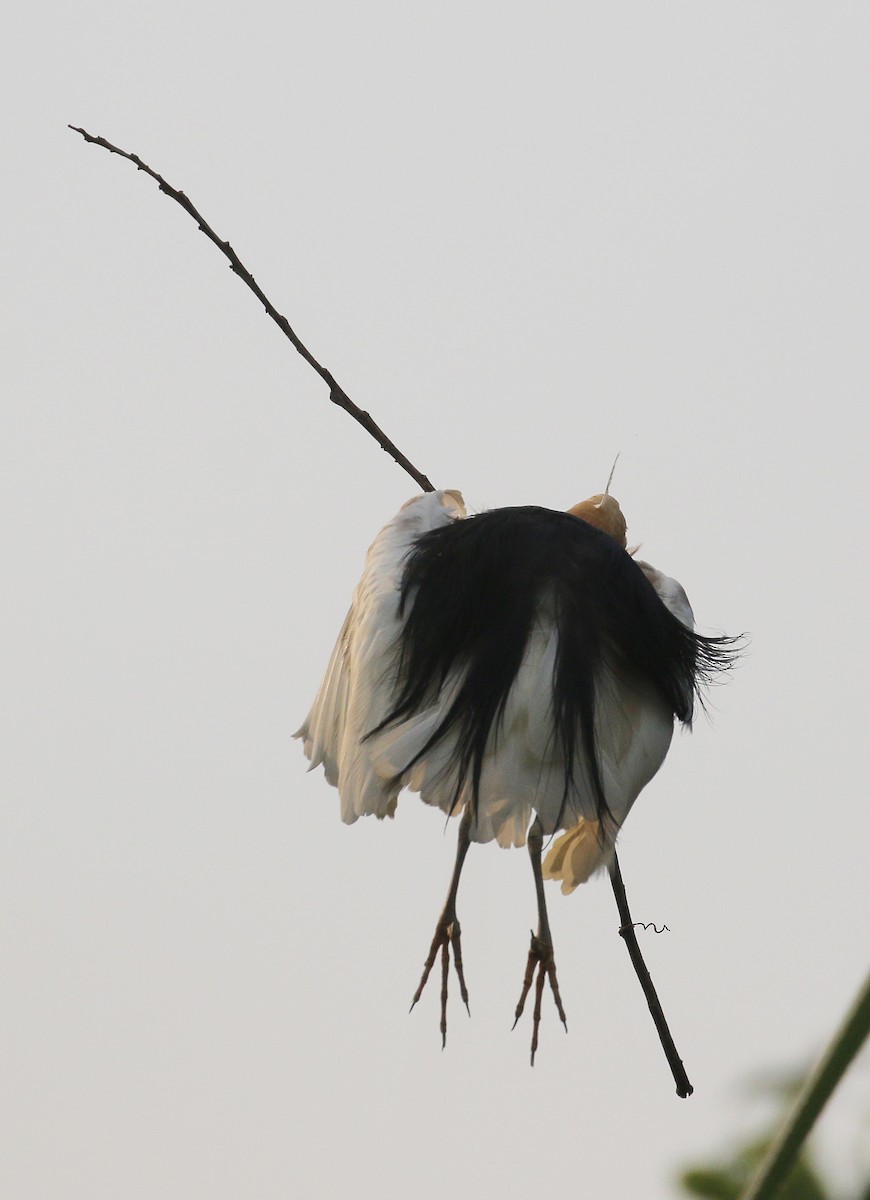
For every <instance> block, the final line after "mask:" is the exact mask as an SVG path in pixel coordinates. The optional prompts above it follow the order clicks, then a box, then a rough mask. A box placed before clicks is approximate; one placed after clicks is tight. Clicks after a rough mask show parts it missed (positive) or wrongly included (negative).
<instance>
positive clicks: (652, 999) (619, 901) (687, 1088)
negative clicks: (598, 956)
mask: <svg viewBox="0 0 870 1200" xmlns="http://www.w3.org/2000/svg"><path fill="white" fill-rule="evenodd" d="M610 882H611V884H612V885H613V894H614V896H615V897H616V907H617V908H618V909H619V919H620V922H621V924H620V927H619V936H620V937H621V938H622V939H623V941H624V942H625V944H626V946H627V947H628V953H629V957H630V958H631V962H632V966H633V967H634V970H635V974H636V975H637V978H638V980H639V982H640V986H641V987H642V988H643V994H644V995H645V996H646V1002H647V1004H648V1005H649V1011H650V1013H651V1015H652V1019H653V1022H654V1023H655V1027H656V1029H657V1031H658V1035H659V1041H660V1042H661V1044H662V1049H663V1050H664V1052H665V1058H666V1059H667V1060H668V1066H669V1067H670V1068H671V1074H672V1075H673V1077H674V1083H675V1084H676V1085H677V1095H678V1096H680V1097H683V1098H685V1097H686V1096H691V1094H692V1092H693V1091H694V1090H695V1089H694V1088H693V1087H692V1085H691V1083H689V1077H688V1075H687V1074H686V1068H685V1067H684V1066H683V1060H682V1059H681V1058H680V1056H679V1054H678V1053H677V1047H676V1046H675V1045H674V1039H673V1038H672V1037H671V1031H670V1029H668V1023H667V1021H666V1020H665V1014H664V1012H663V1011H662V1006H661V1004H660V1002H659V998H658V995H657V993H656V989H655V985H654V984H653V981H652V977H651V976H650V973H649V971H648V970H647V969H646V963H645V962H644V961H643V955H642V954H641V952H640V946H639V945H638V944H637V935H636V934H635V932H634V924H633V922H632V920H631V913H630V912H629V908H628V899H627V897H626V895H625V885H624V883H623V882H622V872H621V871H620V869H619V859H618V858H617V857H616V855H615V854H614V856H613V865H612V867H611V868H610Z"/></svg>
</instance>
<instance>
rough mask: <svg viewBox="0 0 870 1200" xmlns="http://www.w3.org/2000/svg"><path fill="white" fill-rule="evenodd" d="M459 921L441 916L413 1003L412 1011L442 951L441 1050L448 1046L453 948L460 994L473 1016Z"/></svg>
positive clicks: (453, 914) (453, 917)
mask: <svg viewBox="0 0 870 1200" xmlns="http://www.w3.org/2000/svg"><path fill="white" fill-rule="evenodd" d="M461 932H462V931H461V929H460V926H459V921H458V920H457V919H456V914H455V913H444V914H443V915H442V916H441V919H440V920H439V922H438V924H437V925H436V926H435V936H434V937H433V938H432V945H431V946H430V947H429V956H428V958H427V959H426V962H425V963H424V964H423V975H422V977H421V979H420V984H419V986H418V988H417V990H416V992H415V993H414V999H413V1000H412V1001H411V1009H412V1010H413V1008H414V1005H415V1004H416V1003H417V1001H418V1000H419V999H420V997H421V996H422V995H423V988H424V987H425V986H426V980H427V979H428V978H429V972H430V971H431V970H432V967H433V966H434V964H435V959H436V958H437V957H438V951H439V950H440V951H441V1026H440V1028H441V1049H442V1050H443V1049H444V1047H445V1046H446V1045H447V979H448V976H449V974H450V948H451V946H452V947H453V965H454V967H455V968H456V975H457V978H458V979H459V994H460V995H461V997H462V1003H463V1004H464V1005H465V1008H466V1011H467V1013H468V1015H469V1016H471V1009H470V1008H469V1007H468V988H467V987H466V986H465V975H464V973H463V970H462V940H461Z"/></svg>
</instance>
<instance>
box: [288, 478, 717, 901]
mask: <svg viewBox="0 0 870 1200" xmlns="http://www.w3.org/2000/svg"><path fill="white" fill-rule="evenodd" d="M464 516H465V506H464V504H463V501H462V497H461V496H460V494H459V493H458V492H453V491H439V492H433V493H429V494H426V495H423V496H419V497H416V498H415V499H413V500H410V501H409V502H408V503H407V504H405V505H404V506H403V508H402V509H401V510H400V511H399V513H398V514H397V515H396V516H395V517H394V518H393V520H392V521H390V522H389V524H388V525H386V526H385V527H384V529H383V530H381V532H380V533H379V534H378V536H377V538H376V539H375V541H374V543H373V544H372V546H371V548H370V550H369V552H368V555H367V558H366V565H365V570H364V572H363V576H362V579H361V580H360V583H359V586H358V587H357V589H356V592H355V595H354V598H353V603H352V605H351V609H350V612H349V613H348V615H347V619H346V620H345V622H344V625H343V626H342V630H341V633H340V635H339V638H338V641H337V643H336V645H335V648H334V650H333V652H332V656H331V658H330V661H329V665H328V667H327V670H326V674H325V675H324V678H323V682H322V684H321V686H320V690H319V692H318V694H317V698H316V699H315V702H314V704H313V706H312V709H311V712H310V713H309V715H308V717H307V719H306V721H305V723H304V724H303V726H302V728H301V729H300V730H299V732H298V734H297V735H296V736H298V737H301V738H303V739H304V749H305V754H306V755H307V756H308V758H309V759H310V760H311V767H312V768H313V767H315V766H317V765H318V764H321V763H322V764H323V767H324V771H325V774H326V778H327V780H328V781H329V783H331V784H333V785H334V786H336V787H337V788H338V791H339V796H340V800H341V815H342V819H343V820H344V821H346V822H349V823H350V822H353V821H355V820H356V819H357V818H358V817H360V816H363V815H366V814H374V815H375V816H377V817H385V816H392V815H393V813H394V812H395V808H396V802H397V798H398V794H399V792H400V790H401V789H402V788H403V787H408V788H410V789H411V790H412V791H416V792H419V793H420V796H421V798H422V799H423V800H424V801H425V802H426V803H427V804H431V805H434V806H437V807H439V808H441V809H442V810H443V811H444V812H449V813H454V814H455V813H458V812H460V811H461V810H462V809H463V807H464V806H465V803H466V802H467V801H468V800H469V799H470V795H471V784H470V782H467V783H466V784H465V785H464V788H463V789H462V791H460V793H459V801H458V803H456V781H457V779H456V773H457V769H458V768H457V765H456V756H455V754H454V745H453V743H452V739H451V737H449V736H448V737H445V738H444V739H442V740H441V741H440V742H438V743H437V744H436V745H435V746H434V747H432V748H431V749H430V750H428V751H426V752H425V754H424V755H423V757H422V758H421V759H420V760H419V761H417V762H414V763H413V765H412V766H410V767H409V766H408V764H409V763H411V762H412V760H413V759H415V758H416V756H417V755H418V754H419V753H420V752H421V751H422V750H423V748H424V747H425V745H426V743H427V741H428V740H429V738H430V737H431V735H432V733H433V732H434V731H435V730H436V729H437V728H438V726H439V725H440V723H441V721H442V719H443V717H444V715H445V713H446V712H447V710H448V709H449V707H450V704H451V702H452V700H453V698H454V696H455V694H456V689H457V687H458V686H459V684H460V682H461V679H460V678H459V677H458V676H457V677H453V678H450V677H449V678H448V679H447V680H446V682H445V684H444V686H443V687H442V688H441V690H440V692H439V694H438V695H437V697H436V696H433V697H432V698H431V701H430V702H429V703H428V705H427V706H426V707H424V708H422V710H421V711H418V712H417V713H415V714H414V715H412V716H411V717H409V718H408V719H405V720H402V721H400V722H399V723H398V724H396V725H394V726H390V727H388V728H386V729H384V730H382V731H380V732H379V733H376V734H374V735H373V736H371V737H367V736H366V735H368V734H370V733H371V731H372V730H373V729H375V728H376V727H377V726H378V725H379V724H380V723H381V722H382V721H383V720H384V718H385V716H386V714H388V713H389V712H390V711H391V709H392V707H393V703H394V694H395V693H394V687H395V682H396V677H397V673H398V667H399V654H400V634H401V628H402V626H401V617H400V613H399V602H400V589H401V582H402V575H403V570H404V564H405V560H406V557H407V555H408V552H409V551H410V549H411V548H412V546H413V544H414V543H415V541H416V539H417V538H418V537H419V536H420V535H421V534H423V533H425V532H427V531H428V530H431V529H435V528H437V527H438V526H440V525H444V524H447V523H449V522H451V521H454V520H459V519H462V518H463V517H464ZM638 566H639V567H640V568H641V570H642V571H643V572H644V574H645V575H646V577H647V579H648V580H649V582H650V583H651V584H652V586H653V587H654V588H655V590H656V592H657V593H658V595H659V597H660V599H661V600H662V602H663V603H664V604H665V605H666V606H667V607H668V608H669V609H670V611H671V612H672V613H673V614H674V615H675V616H677V617H678V618H679V619H680V620H681V621H682V622H683V623H684V624H686V625H688V626H689V627H691V626H692V624H693V620H692V611H691V608H690V607H689V604H688V600H687V599H686V595H685V592H684V591H683V589H682V588H681V587H680V585H679V584H678V583H676V581H675V580H672V579H669V578H668V577H667V576H665V575H663V574H662V573H661V572H660V571H657V570H656V569H655V568H653V567H651V566H650V565H649V564H648V563H644V562H638ZM557 636H558V635H557V632H556V624H555V619H554V614H553V611H552V601H551V599H550V598H549V597H548V596H546V595H544V596H542V597H541V600H540V603H539V605H538V610H537V614H536V620H535V623H534V627H533V630H532V633H531V636H530V637H529V639H528V643H527V646H526V650H525V654H524V657H523V661H522V664H521V666H520V669H519V672H518V674H517V677H516V679H515V680H514V683H513V685H512V687H511V690H510V693H509V695H508V698H507V703H506V706H505V709H504V714H503V719H502V720H501V721H500V722H499V723H498V725H497V727H496V728H495V729H494V731H493V733H492V734H491V736H490V740H489V743H488V745H487V749H486V753H485V755H484V761H483V771H482V775H481V780H480V787H479V793H478V804H477V812H476V819H475V821H474V822H473V824H472V827H471V836H472V838H473V839H474V840H475V841H478V842H486V841H490V840H492V839H495V840H497V841H498V842H499V844H500V845H502V846H521V845H523V844H524V843H525V841H526V834H527V830H528V828H529V825H530V823H531V821H532V820H533V819H534V817H535V816H537V817H538V819H539V821H540V823H541V827H542V829H543V831H544V833H545V834H548V835H549V834H552V833H555V832H556V831H557V830H559V829H566V830H567V831H568V832H567V833H566V834H565V835H564V836H563V837H562V838H560V839H559V840H558V841H557V843H556V844H555V845H554V847H553V849H552V850H551V852H550V855H549V856H548V858H547V860H546V863H545V874H546V875H547V876H548V877H550V878H557V879H561V880H562V882H563V890H566V891H570V890H573V888H574V887H576V886H577V884H578V883H579V882H582V881H583V880H584V879H585V878H587V877H588V876H589V874H591V872H592V871H593V870H594V869H595V868H596V867H598V866H600V865H603V864H604V863H606V862H607V861H608V858H609V856H610V852H611V851H612V846H613V840H614V837H615V832H616V830H617V829H618V827H619V826H620V825H621V824H622V822H623V821H624V820H625V817H626V816H627V815H628V811H629V809H630V808H631V806H632V804H633V803H634V800H635V799H636V797H637V796H638V794H639V793H640V791H641V790H642V788H643V787H644V786H645V785H646V784H647V783H648V782H649V780H650V779H651V778H652V777H653V775H655V773H656V771H657V770H658V769H659V767H660V766H661V764H662V762H663V761H664V758H665V755H666V754H667V751H668V747H669V745H670V741H671V736H672V733H673V714H672V712H671V710H670V709H669V707H668V705H667V704H666V703H665V702H664V701H663V700H662V698H661V697H660V696H659V695H658V694H657V693H656V692H655V691H654V689H653V688H652V686H651V685H650V684H648V683H647V682H645V681H643V680H640V679H637V678H634V679H632V678H628V677H626V674H625V672H624V671H621V670H620V669H619V668H618V667H617V666H616V664H615V663H611V662H608V661H607V660H606V659H605V667H604V669H603V671H602V673H601V676H600V678H599V679H598V681H597V688H596V707H595V713H596V717H595V736H596V744H597V752H598V759H599V767H600V772H601V779H602V783H603V787H604V795H605V797H606V799H607V804H608V807H609V809H610V811H611V813H612V816H613V825H614V828H612V829H608V830H605V831H603V830H602V829H601V827H600V825H599V822H598V821H597V820H595V817H596V806H595V801H594V796H593V791H592V789H591V787H590V786H589V785H588V779H587V778H584V772H583V771H582V770H581V771H580V772H579V773H577V778H576V781H575V786H574V787H573V788H572V789H571V790H570V791H569V794H568V799H567V803H565V771H564V763H563V762H562V761H561V759H560V757H559V755H558V754H557V753H556V751H555V749H554V735H553V678H554V668H555V663H556V648H557ZM575 773H576V772H575Z"/></svg>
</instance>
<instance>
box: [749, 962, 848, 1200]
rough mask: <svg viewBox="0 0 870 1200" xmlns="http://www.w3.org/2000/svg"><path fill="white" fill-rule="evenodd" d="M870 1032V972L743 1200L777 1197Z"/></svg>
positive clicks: (768, 1199) (767, 1199) (771, 1199)
mask: <svg viewBox="0 0 870 1200" xmlns="http://www.w3.org/2000/svg"><path fill="white" fill-rule="evenodd" d="M868 1035H870V975H868V976H867V979H866V980H865V982H864V986H863V987H862V988H861V991H860V992H859V993H858V996H857V997H856V999H855V1002H854V1004H853V1005H852V1007H851V1008H850V1010H849V1012H848V1013H847V1014H846V1016H845V1018H844V1020H843V1024H842V1025H841V1026H840V1028H839V1029H838V1030H837V1032H836V1033H835V1034H834V1037H833V1039H832V1040H831V1042H830V1043H829V1045H828V1047H827V1049H826V1050H825V1052H824V1054H823V1055H822V1057H821V1059H820V1060H819V1062H818V1064H817V1065H816V1067H815V1068H814V1070H812V1071H811V1072H810V1074H809V1076H808V1077H807V1080H806V1082H805V1083H804V1086H803V1087H802V1088H801V1090H800V1093H799V1094H798V1096H797V1097H796V1099H795V1101H794V1105H793V1107H792V1110H791V1112H790V1113H789V1114H788V1116H787V1117H786V1119H785V1122H784V1123H783V1125H782V1128H781V1129H780V1132H779V1134H778V1135H777V1137H776V1138H775V1139H774V1141H773V1144H772V1145H771V1147H770V1149H769V1150H768V1152H767V1154H766V1155H765V1158H764V1161H763V1162H762V1163H761V1165H760V1166H759V1168H758V1171H757V1172H756V1174H755V1177H754V1178H753V1179H752V1180H751V1182H750V1184H749V1186H748V1187H747V1189H746V1191H745V1192H744V1193H743V1195H742V1196H741V1197H740V1200H773V1197H774V1196H776V1195H777V1194H778V1193H779V1190H780V1188H781V1187H782V1185H783V1184H784V1183H785V1181H786V1179H787V1178H788V1176H789V1174H790V1173H791V1171H792V1169H793V1167H794V1165H795V1163H796V1162H797V1158H798V1155H799V1154H800V1150H801V1147H802V1146H803V1144H804V1142H805V1141H806V1138H807V1136H808V1134H809V1132H810V1130H811V1129H812V1127H813V1125H815V1123H816V1120H817V1118H818V1116H819V1114H820V1113H821V1111H822V1109H823V1108H824V1107H825V1105H826V1104H827V1102H828V1100H829V1099H830V1097H831V1093H832V1092H833V1090H834V1088H835V1087H836V1086H837V1084H838V1083H839V1082H840V1080H841V1079H842V1078H843V1075H844V1074H845V1073H846V1069H847V1068H848V1067H849V1066H850V1064H851V1063H852V1062H853V1061H854V1059H855V1058H856V1057H857V1056H858V1052H859V1051H860V1049H861V1047H862V1046H863V1045H864V1042H865V1041H866V1040H867V1037H868Z"/></svg>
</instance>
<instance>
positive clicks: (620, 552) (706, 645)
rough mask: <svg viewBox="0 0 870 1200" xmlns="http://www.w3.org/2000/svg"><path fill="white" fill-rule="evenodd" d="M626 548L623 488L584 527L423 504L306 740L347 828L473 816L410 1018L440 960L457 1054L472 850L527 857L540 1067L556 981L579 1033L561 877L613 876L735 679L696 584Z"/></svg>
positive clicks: (446, 498)
mask: <svg viewBox="0 0 870 1200" xmlns="http://www.w3.org/2000/svg"><path fill="white" fill-rule="evenodd" d="M626 532H627V525H626V520H625V518H624V516H623V513H622V510H621V508H620V506H619V503H618V502H617V501H616V499H615V498H614V497H613V496H611V495H610V494H609V484H608V490H607V491H605V493H603V494H596V495H594V496H591V497H590V498H589V499H588V500H585V501H582V502H581V503H579V504H575V505H574V506H573V507H572V508H570V509H569V510H567V511H566V512H562V511H557V510H554V509H548V508H544V507H539V506H520V507H507V508H497V509H492V510H489V511H484V512H481V513H474V514H469V513H468V512H467V510H466V506H465V502H464V499H463V496H462V493H461V492H459V491H457V490H455V489H445V490H435V491H431V492H426V493H423V494H422V495H419V496H415V497H413V498H412V499H410V500H408V501H407V502H406V503H405V504H404V505H403V506H402V508H401V509H400V510H399V512H398V513H397V514H396V516H395V517H393V519H392V520H391V521H389V522H388V523H387V524H386V525H385V526H384V528H383V529H382V530H381V531H380V533H379V534H378V535H377V537H376V538H375V540H374V542H373V543H372V545H371V547H370V549H369V551H368V554H367V557H366V562H365V568H364V571H363V575H362V578H361V580H360V582H359V584H358V586H357V588H356V591H355V593H354V596H353V601H352V603H351V606H350V610H349V612H348V614H347V617H346V619H345V621H344V624H343V625H342V628H341V631H340V633H339V636H338V639H337V641H336V643H335V647H334V649H333V651H332V654H331V657H330V659H329V663H328V665H327V668H326V672H325V674H324V676H323V681H322V683H321V685H320V688H319V690H318V692H317V695H316V698H315V700H314V703H313V704H312V707H311V710H310V712H309V713H308V716H307V717H306V719H305V721H304V723H303V724H302V726H301V728H300V729H299V730H297V732H296V734H295V735H294V736H296V737H298V738H300V739H301V740H302V743H303V750H304V753H305V756H306V757H307V758H308V760H309V763H310V765H309V770H313V769H314V768H315V767H317V766H322V767H323V770H324V774H325V776H326V780H327V781H328V783H329V784H331V785H333V786H334V787H336V788H337V789H338V794H339V802H340V811H341V817H342V820H343V821H345V822H346V823H348V824H351V823H353V822H355V821H356V820H357V819H358V818H359V817H361V816H368V815H373V816H375V817H377V818H381V819H383V818H385V817H392V816H393V815H394V814H395V812H396V806H397V802H398V798H399V794H400V792H402V791H403V790H404V789H408V790H410V791H411V792H417V793H419V796H420V798H421V800H422V801H423V802H424V803H426V804H428V805H432V806H434V807H436V808H438V809H440V810H441V811H442V812H443V813H445V814H446V815H447V816H448V817H458V818H459V831H458V839H457V850H456V859H455V863H454V868H453V873H452V876H451V880H450V885H449V889H448V893H447V899H446V901H445V903H444V906H443V909H442V911H441V914H440V916H439V918H438V921H437V924H436V928H435V933H434V936H433V938H432V942H431V945H430V947H429V952H428V954H427V957H426V960H425V963H424V967H423V973H422V976H421V978H420V982H419V985H418V987H417V990H416V992H415V993H414V997H413V1001H412V1004H411V1008H412V1009H413V1008H414V1006H415V1005H416V1004H417V1002H418V1001H419V999H420V997H421V995H422V993H423V990H424V988H425V986H426V982H427V980H428V978H429V975H430V972H431V970H432V968H433V966H434V964H435V961H436V959H437V958H438V955H439V953H440V956H441V983H442V987H441V1019H440V1032H441V1045H442V1048H443V1047H444V1045H445V1044H446V1038H447V998H448V978H449V973H450V956H451V954H452V958H453V965H454V970H455V973H456V976H457V980H458V986H459V991H460V996H461V999H462V1001H463V1003H464V1005H465V1007H466V1009H468V1010H469V1013H470V1009H469V996H468V989H467V986H466V981H465V973H464V966H463V959H462V940H461V925H460V922H459V919H458V916H457V895H458V889H459V881H460V876H461V873H462V870H463V865H464V863H465V859H466V855H467V853H468V850H469V848H470V846H471V845H472V844H474V843H486V842H490V841H495V842H497V843H498V845H499V846H502V847H505V848H510V847H520V846H523V845H526V846H527V848H528V853H529V857H530V860H531V867H532V873H533V879H534V885H535V895H536V904H537V930H536V931H533V932H532V935H531V942H530V947H529V952H528V956H527V961H526V968H525V973H524V976H523V983H522V990H521V994H520V999H519V1001H518V1003H517V1005H516V1009H515V1019H514V1026H516V1024H517V1022H518V1021H519V1019H520V1017H521V1016H522V1014H523V1011H524V1006H525V1003H526V999H527V996H528V994H529V992H530V990H531V988H532V986H533V984H534V987H535V993H534V1008H533V1016H532V1040H531V1062H532V1064H533V1065H534V1061H535V1053H536V1051H537V1048H538V1039H539V1027H540V1023H541V1006H542V995H543V991H544V988H545V985H546V984H549V987H550V990H551V992H552V995H553V999H554V1001H555V1005H556V1009H557V1011H558V1015H559V1018H560V1020H561V1022H562V1024H563V1025H564V1026H565V1029H566V1030H567V1019H566V1015H565V1010H564V1006H563V1002H562V997H561V993H560V990H559V983H558V978H557V974H556V962H555V954H554V949H553V940H552V934H551V930H550V924H549V919H548V913H547V904H546V898H545V890H544V881H545V880H554V881H557V882H559V883H561V888H562V891H563V892H565V893H570V892H573V891H574V890H575V889H576V888H577V887H578V886H579V885H580V884H581V883H584V882H585V881H586V880H587V879H589V878H590V877H591V876H592V875H593V874H594V873H595V872H596V871H597V870H598V869H599V868H601V867H606V866H608V865H609V864H611V863H612V861H613V856H614V848H615V843H616V836H617V834H618V832H619V830H620V828H621V826H622V825H623V823H624V821H625V819H626V817H627V816H628V813H629V810H630V809H631V807H632V805H633V804H634V801H635V800H636V799H637V796H638V795H639V794H640V792H641V791H642V789H643V788H644V787H645V786H646V784H647V783H649V781H650V780H651V779H652V777H653V776H654V775H655V774H656V772H657V771H658V770H659V768H660V767H661V765H662V763H663V762H664V759H665V756H666V755H667V752H668V749H669V746H670V743H671V738H672V735H673V731H674V726H675V723H677V722H679V723H681V724H682V725H684V726H687V727H688V726H691V722H692V717H693V713H694V709H695V702H696V700H697V699H698V698H699V696H700V695H701V689H702V688H703V687H704V685H706V684H708V683H710V682H712V681H713V680H714V679H715V678H716V677H717V676H718V674H719V673H720V672H721V671H722V670H724V669H727V667H729V666H730V665H731V663H732V660H733V656H734V646H733V643H734V641H735V639H731V638H726V637H704V636H701V635H699V634H697V633H695V632H694V617H693V613H692V609H691V607H690V605H689V601H688V599H687V597H686V593H685V591H684V590H683V588H682V586H681V585H680V584H679V583H677V581H676V580H674V579H671V578H669V577H668V576H666V575H665V574H664V573H663V572H661V571H659V570H657V569H656V568H654V567H652V566H651V565H650V564H648V563H646V562H643V561H641V560H639V559H638V558H637V557H636V556H635V554H634V553H632V552H630V551H629V550H628V549H627V548H626V545H627V543H626ZM556 835H558V836H556ZM554 837H555V840H553V841H552V844H551V845H550V848H549V851H548V853H547V855H546V858H544V854H543V850H544V843H545V841H546V840H547V839H552V838H554Z"/></svg>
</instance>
